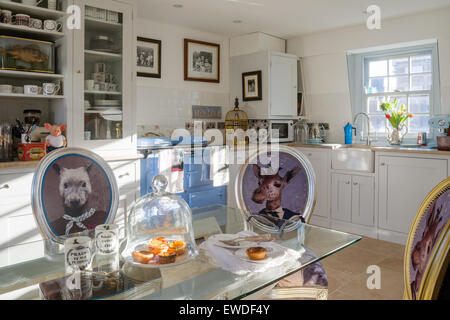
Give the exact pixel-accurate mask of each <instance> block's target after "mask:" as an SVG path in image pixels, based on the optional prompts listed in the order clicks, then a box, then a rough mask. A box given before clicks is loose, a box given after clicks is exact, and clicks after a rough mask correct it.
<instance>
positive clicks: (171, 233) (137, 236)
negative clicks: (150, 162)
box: [122, 175, 198, 268]
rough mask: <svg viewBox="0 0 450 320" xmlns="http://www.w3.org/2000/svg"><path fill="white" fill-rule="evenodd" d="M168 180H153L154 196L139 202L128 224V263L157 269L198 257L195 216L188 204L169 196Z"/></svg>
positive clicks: (171, 195) (162, 178)
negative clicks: (167, 190) (193, 223)
mask: <svg viewBox="0 0 450 320" xmlns="http://www.w3.org/2000/svg"><path fill="white" fill-rule="evenodd" d="M167 184H168V183H167V179H166V177H164V176H162V175H158V176H156V177H155V178H154V179H153V190H155V192H153V193H150V194H147V195H145V196H144V197H142V198H140V199H139V200H138V201H137V202H136V203H135V205H134V206H133V207H132V209H131V212H130V214H129V216H128V222H127V247H126V249H125V250H124V252H123V253H122V255H123V257H124V258H125V260H127V261H128V262H130V263H132V264H134V265H136V266H140V267H144V268H155V267H163V266H169V265H170V266H173V265H176V264H181V263H184V262H187V261H189V260H191V259H192V258H194V257H195V256H196V255H197V254H198V248H197V246H196V244H195V239H194V231H193V228H192V212H191V209H190V208H189V206H188V204H187V203H186V201H184V200H183V199H182V198H180V197H178V196H176V195H174V194H171V193H168V192H166V191H165V190H166V187H167Z"/></svg>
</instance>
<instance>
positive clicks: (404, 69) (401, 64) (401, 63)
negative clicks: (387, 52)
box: [389, 58, 409, 76]
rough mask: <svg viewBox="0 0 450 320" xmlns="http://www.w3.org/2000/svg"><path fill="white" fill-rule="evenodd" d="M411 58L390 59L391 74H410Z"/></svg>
mask: <svg viewBox="0 0 450 320" xmlns="http://www.w3.org/2000/svg"><path fill="white" fill-rule="evenodd" d="M408 68H409V59H408V58H399V59H391V60H389V75H392V76H394V75H398V74H408Z"/></svg>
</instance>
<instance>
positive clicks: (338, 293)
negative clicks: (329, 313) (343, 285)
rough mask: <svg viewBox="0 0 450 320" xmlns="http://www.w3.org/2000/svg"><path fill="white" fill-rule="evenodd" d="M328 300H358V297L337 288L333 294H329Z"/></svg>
mask: <svg viewBox="0 0 450 320" xmlns="http://www.w3.org/2000/svg"><path fill="white" fill-rule="evenodd" d="M328 300H357V298H355V297H354V296H352V295H350V294H346V293H343V292H341V291H339V290H335V291H334V292H332V293H331V294H328Z"/></svg>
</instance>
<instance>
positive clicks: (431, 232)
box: [405, 178, 450, 300]
mask: <svg viewBox="0 0 450 320" xmlns="http://www.w3.org/2000/svg"><path fill="white" fill-rule="evenodd" d="M449 218H450V178H448V179H446V180H445V181H444V182H443V183H441V184H440V185H439V186H438V187H437V188H435V189H434V190H433V191H432V192H431V193H430V194H429V195H428V196H427V198H426V199H425V201H424V202H423V203H422V206H421V208H420V209H419V212H418V214H417V216H416V219H415V221H414V222H413V225H412V227H411V231H410V235H409V239H408V243H407V256H406V261H405V267H406V270H405V271H406V274H407V275H408V277H407V281H406V282H407V283H406V285H407V286H408V287H407V288H406V291H405V297H406V298H409V299H413V300H416V299H422V298H423V294H422V291H423V286H424V279H425V278H426V273H427V272H428V271H427V270H429V269H430V267H431V264H432V263H433V260H434V259H435V258H436V251H437V249H438V246H439V245H440V244H441V242H442V239H444V236H445V235H446V232H447V231H448V222H449ZM444 272H445V270H444Z"/></svg>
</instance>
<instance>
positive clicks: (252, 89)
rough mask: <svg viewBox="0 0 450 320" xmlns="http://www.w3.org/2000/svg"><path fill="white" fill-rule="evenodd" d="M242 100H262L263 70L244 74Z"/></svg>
mask: <svg viewBox="0 0 450 320" xmlns="http://www.w3.org/2000/svg"><path fill="white" fill-rule="evenodd" d="M242 100H244V101H255V100H262V84H261V71H252V72H246V73H243V74H242Z"/></svg>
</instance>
